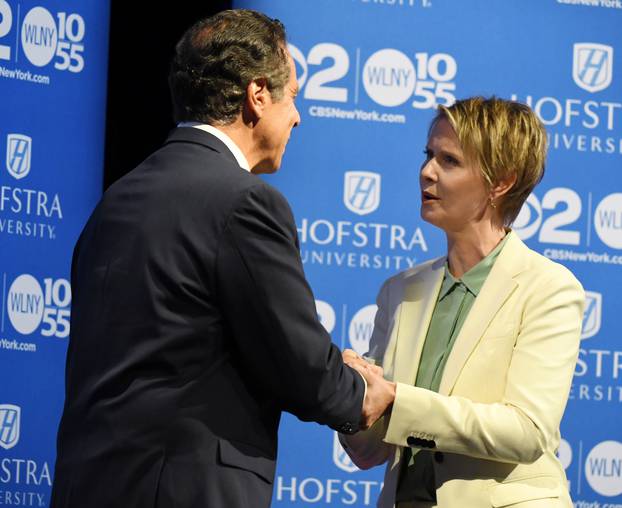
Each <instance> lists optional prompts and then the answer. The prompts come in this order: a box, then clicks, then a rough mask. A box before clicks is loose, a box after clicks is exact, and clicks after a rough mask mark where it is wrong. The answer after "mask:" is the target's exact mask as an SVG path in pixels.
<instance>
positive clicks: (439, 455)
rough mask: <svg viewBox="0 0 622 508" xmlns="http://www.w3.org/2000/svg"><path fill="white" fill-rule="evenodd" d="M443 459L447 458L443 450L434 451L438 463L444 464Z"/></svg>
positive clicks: (435, 460)
mask: <svg viewBox="0 0 622 508" xmlns="http://www.w3.org/2000/svg"><path fill="white" fill-rule="evenodd" d="M443 460H445V456H444V455H443V452H434V462H436V463H437V464H442V463H443Z"/></svg>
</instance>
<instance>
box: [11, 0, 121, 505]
mask: <svg viewBox="0 0 622 508" xmlns="http://www.w3.org/2000/svg"><path fill="white" fill-rule="evenodd" d="M108 17H109V5H108V1H107V0H98V1H97V2H95V1H89V2H77V1H71V0H47V1H45V2H40V1H31V0H23V1H18V0H8V1H6V0H0V163H1V167H0V290H1V293H0V303H1V304H2V307H1V308H0V506H36V507H43V506H48V504H49V498H50V488H51V482H52V474H53V468H54V456H55V444H56V428H57V425H58V420H59V417H60V414H61V410H62V403H63V379H64V363H65V352H66V348H67V336H68V334H69V317H70V308H71V290H70V287H69V282H68V279H69V272H70V261H71V252H72V249H73V245H74V243H75V241H76V240H77V237H78V234H79V233H80V230H81V229H82V226H83V224H84V222H85V221H86V218H87V217H88V215H89V214H90V212H91V210H92V209H93V206H94V205H95V203H96V202H97V200H98V199H99V196H100V195H101V185H102V164H103V146H104V122H105V97H106V96H105V93H106V69H107V57H108Z"/></svg>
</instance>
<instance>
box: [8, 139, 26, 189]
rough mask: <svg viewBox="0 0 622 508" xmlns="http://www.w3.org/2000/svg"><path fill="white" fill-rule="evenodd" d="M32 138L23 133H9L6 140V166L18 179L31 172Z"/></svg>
mask: <svg viewBox="0 0 622 508" xmlns="http://www.w3.org/2000/svg"><path fill="white" fill-rule="evenodd" d="M31 148H32V139H31V138H29V137H28V136H24V135H23V134H9V135H8V136H7V140H6V168H7V170H8V172H9V174H10V175H11V176H12V177H13V178H16V179H17V180H19V179H21V178H24V177H25V176H27V175H28V173H30V152H31Z"/></svg>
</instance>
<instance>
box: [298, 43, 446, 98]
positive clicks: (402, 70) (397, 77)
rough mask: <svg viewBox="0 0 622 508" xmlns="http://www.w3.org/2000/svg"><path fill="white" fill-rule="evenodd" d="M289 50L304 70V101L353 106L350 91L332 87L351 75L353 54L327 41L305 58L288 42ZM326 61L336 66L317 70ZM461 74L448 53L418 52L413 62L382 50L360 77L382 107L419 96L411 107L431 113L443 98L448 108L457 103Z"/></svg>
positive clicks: (372, 96) (393, 51) (373, 56)
mask: <svg viewBox="0 0 622 508" xmlns="http://www.w3.org/2000/svg"><path fill="white" fill-rule="evenodd" d="M288 48H289V51H290V53H291V55H292V58H293V59H294V61H295V62H297V63H298V64H299V65H300V67H301V70H302V72H301V74H300V76H299V78H298V82H299V86H300V88H301V89H302V88H303V87H305V85H306V87H305V88H304V93H303V96H304V98H305V99H311V100H320V101H332V102H348V98H349V97H348V96H349V90H348V88H346V87H343V86H334V85H333V83H335V82H337V81H339V80H341V79H343V78H344V77H346V76H347V74H348V72H349V71H350V55H349V54H348V52H347V51H346V50H345V49H344V48H343V47H342V46H340V45H338V44H333V43H328V42H324V43H320V44H316V45H315V46H313V47H312V48H311V49H310V50H309V53H308V54H307V56H306V57H305V56H304V54H303V53H302V51H301V50H300V49H298V48H297V47H296V46H294V45H293V44H289V45H288ZM326 59H330V60H332V65H330V66H329V67H326V68H323V69H320V70H317V71H315V72H312V70H311V69H310V67H312V66H319V65H322V63H323V62H324V61H325V60H326ZM358 69H359V50H357V55H356V72H357V73H358ZM457 72H458V65H457V63H456V60H455V59H454V58H453V57H452V56H451V55H449V54H447V53H436V54H432V55H430V54H428V53H416V54H415V62H414V63H413V61H412V60H411V59H410V58H409V57H408V56H407V55H406V54H404V53H402V52H401V51H398V50H395V49H381V50H379V51H376V52H375V53H373V54H372V55H370V56H369V58H368V59H367V60H366V62H365V63H364V65H363V67H362V75H361V79H362V81H363V87H364V88H365V91H366V92H367V95H368V96H369V97H370V98H371V99H372V100H374V101H375V102H376V103H378V104H380V105H382V106H387V107H394V106H400V105H402V104H404V103H405V102H406V101H408V100H409V99H410V98H412V97H414V98H415V100H414V101H412V103H411V104H412V106H413V107H414V108H416V109H430V108H434V107H436V105H437V104H438V100H439V99H440V100H441V101H442V104H444V105H450V104H452V103H453V102H454V101H455V100H456V98H455V96H454V94H453V92H454V91H455V89H456V85H455V83H454V82H453V80H454V78H455V77H456V74H457ZM356 79H357V80H358V79H359V76H356ZM357 90H358V88H357ZM355 100H356V99H355Z"/></svg>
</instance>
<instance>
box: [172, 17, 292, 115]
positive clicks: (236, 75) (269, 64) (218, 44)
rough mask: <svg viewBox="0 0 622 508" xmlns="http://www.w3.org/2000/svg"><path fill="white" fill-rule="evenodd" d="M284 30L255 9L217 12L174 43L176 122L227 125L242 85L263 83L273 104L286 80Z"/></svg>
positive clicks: (235, 110)
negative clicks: (257, 81) (192, 121)
mask: <svg viewBox="0 0 622 508" xmlns="http://www.w3.org/2000/svg"><path fill="white" fill-rule="evenodd" d="M286 44H287V42H286V35H285V27H284V26H283V24H282V23H281V22H280V21H279V20H276V19H271V18H269V17H267V16H265V15H264V14H261V13H259V12H257V11H252V10H247V9H236V10H227V11H222V12H220V13H218V14H216V15H215V16H212V17H210V18H207V19H204V20H202V21H199V22H198V23H196V24H195V25H194V26H192V27H191V28H190V29H189V30H188V31H187V32H186V33H185V34H184V35H183V37H182V38H181V40H180V41H179V42H178V43H177V46H176V50H175V57H174V58H173V61H172V63H171V69H170V73H169V79H168V81H169V87H170V89H171V96H172V100H173V115H174V119H175V121H176V122H182V121H190V120H194V121H199V122H203V123H208V124H214V125H227V124H230V123H231V122H233V121H234V120H235V118H236V117H237V116H238V114H239V113H240V112H241V111H242V105H243V103H244V99H245V98H246V87H247V86H248V84H249V83H250V82H251V81H254V80H258V79H264V80H265V81H266V85H267V87H268V90H269V91H270V93H271V94H272V97H273V99H274V100H277V101H278V100H280V99H281V97H282V95H283V91H284V89H285V85H286V84H287V82H288V80H289V73H290V70H289V65H288V60H287V51H286V47H287V46H286Z"/></svg>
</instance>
